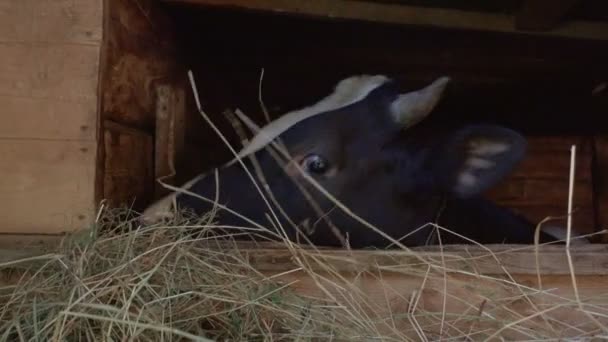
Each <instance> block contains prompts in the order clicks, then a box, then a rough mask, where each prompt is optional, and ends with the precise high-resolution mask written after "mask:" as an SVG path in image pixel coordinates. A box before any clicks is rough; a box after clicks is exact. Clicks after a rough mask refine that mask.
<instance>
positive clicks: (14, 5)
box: [0, 0, 103, 45]
mask: <svg viewBox="0 0 608 342" xmlns="http://www.w3.org/2000/svg"><path fill="white" fill-rule="evenodd" d="M102 7H103V1H78V2H74V1H72V0H19V1H3V2H2V3H0V42H5V43H6V42H44V43H62V44H63V43H68V44H87V45H99V44H100V42H101V38H102V30H103V26H102V24H101V23H102V16H103V13H102Z"/></svg>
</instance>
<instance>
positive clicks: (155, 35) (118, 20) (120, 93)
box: [101, 0, 179, 132]
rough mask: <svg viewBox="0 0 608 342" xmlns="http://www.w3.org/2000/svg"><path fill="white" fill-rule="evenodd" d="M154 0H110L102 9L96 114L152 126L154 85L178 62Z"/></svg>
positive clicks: (170, 75) (170, 74)
mask: <svg viewBox="0 0 608 342" xmlns="http://www.w3.org/2000/svg"><path fill="white" fill-rule="evenodd" d="M156 6H157V5H156V4H155V3H154V1H150V0H141V1H130V0H110V1H109V2H108V10H107V13H106V22H107V24H106V27H107V32H106V37H107V39H106V44H105V45H104V55H105V56H106V58H105V63H104V65H103V68H102V70H101V74H102V90H103V103H102V118H103V119H108V120H112V121H114V122H117V123H122V124H126V125H130V126H135V127H139V128H143V129H147V130H150V132H152V131H153V127H154V123H155V120H156V118H155V115H154V108H155V105H156V93H155V84H157V83H160V84H163V83H167V82H169V80H170V79H172V78H173V77H174V76H175V75H174V74H175V73H176V72H177V71H176V66H177V64H179V62H178V61H177V56H176V55H175V54H174V49H175V41H176V39H175V38H174V37H173V36H172V30H171V26H170V25H169V23H168V19H167V18H166V16H164V15H163V13H162V12H161V11H160V10H159V9H158V8H156Z"/></svg>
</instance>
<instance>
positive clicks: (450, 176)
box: [143, 75, 564, 248]
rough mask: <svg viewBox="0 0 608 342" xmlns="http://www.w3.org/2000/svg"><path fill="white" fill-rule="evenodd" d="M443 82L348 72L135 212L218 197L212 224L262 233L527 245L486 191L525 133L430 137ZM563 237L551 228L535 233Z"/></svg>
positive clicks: (149, 216)
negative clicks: (415, 82) (401, 82)
mask: <svg viewBox="0 0 608 342" xmlns="http://www.w3.org/2000/svg"><path fill="white" fill-rule="evenodd" d="M449 81H450V78H449V77H445V76H444V77H440V78H438V79H436V80H434V81H433V82H432V83H430V84H429V85H427V86H425V87H423V88H421V89H418V90H415V91H411V92H406V93H402V92H400V90H399V87H398V85H397V84H396V82H395V81H394V80H393V79H391V78H388V77H387V76H384V75H356V76H352V77H348V78H345V79H343V80H341V81H340V82H338V83H337V85H336V86H335V87H334V91H333V93H332V94H330V95H329V96H327V97H325V98H323V99H321V100H320V101H318V102H317V103H315V104H313V105H311V106H308V107H305V108H302V109H299V110H295V111H292V112H289V113H287V114H286V115H284V116H282V117H280V118H279V119H277V120H275V121H272V122H271V123H269V124H268V125H266V126H264V127H262V128H261V129H259V131H258V132H257V133H256V134H255V135H254V137H253V138H252V139H251V140H250V141H249V142H248V143H247V144H246V145H245V146H244V148H243V149H241V150H240V151H239V152H238V153H236V154H235V157H234V159H232V160H231V161H230V162H228V163H226V164H224V165H223V166H221V167H218V168H216V169H214V171H215V172H213V173H207V174H203V175H201V176H199V177H197V178H195V179H193V180H192V181H190V182H188V183H187V184H186V185H184V187H183V191H176V192H174V193H172V194H170V195H168V196H167V197H165V198H163V199H161V200H160V201H158V202H157V203H155V204H153V205H152V206H150V207H149V208H148V209H147V210H146V211H145V212H144V213H143V217H144V219H145V220H146V222H157V221H158V220H159V219H161V218H164V217H167V216H171V215H173V213H175V210H176V209H183V208H187V209H190V210H192V211H194V212H195V213H197V214H205V213H207V212H209V211H210V210H211V209H212V208H213V207H214V205H215V204H219V205H220V206H221V207H222V208H224V210H220V212H219V214H218V217H217V218H216V220H217V222H218V224H219V225H222V226H226V227H228V226H230V227H251V226H259V227H264V229H265V230H266V231H267V232H268V236H275V237H282V238H287V239H289V240H292V241H299V242H302V241H306V242H308V243H312V244H313V245H317V246H333V247H337V246H344V245H345V243H346V244H347V245H348V246H349V247H350V248H367V247H372V248H386V247H389V246H395V245H401V246H408V247H411V246H420V245H425V244H429V243H431V244H433V243H443V244H454V243H480V244H493V243H508V244H530V243H533V242H534V234H535V228H536V225H534V224H532V223H531V222H529V221H527V220H526V219H525V218H524V217H522V216H518V215H516V214H515V213H513V212H511V211H510V210H508V209H507V208H504V207H500V206H498V205H496V204H495V203H493V202H491V201H490V200H487V199H485V198H484V197H483V195H484V193H485V192H486V191H487V190H488V189H490V188H492V187H493V186H495V185H496V184H497V183H499V182H500V181H501V180H502V179H504V178H505V177H506V176H507V175H509V173H510V172H511V171H512V170H513V169H514V168H515V167H516V166H517V164H518V163H519V162H520V160H521V159H522V158H523V157H524V155H525V152H526V145H527V144H526V139H525V138H524V137H523V136H522V135H521V134H519V133H518V132H516V131H514V130H512V129H509V128H507V127H501V126H497V125H493V124H468V125H463V127H460V128H458V129H454V130H452V131H451V132H449V134H435V133H433V131H432V130H429V129H428V128H424V125H423V124H422V123H421V121H423V119H424V118H425V117H427V116H428V115H429V114H430V113H431V112H432V111H433V109H434V108H435V107H436V105H437V104H438V103H439V102H440V99H441V98H442V95H443V93H444V91H445V89H446V86H447V85H448V83H449ZM256 166H257V168H256ZM254 169H255V170H257V171H258V173H256V172H254ZM258 175H263V178H259V177H258ZM254 180H255V181H256V183H254ZM260 180H263V182H262V181H260ZM256 184H257V185H256ZM262 194H264V197H262ZM269 198H270V199H272V200H270V199H269ZM205 199H206V200H205ZM214 203H215V204H214ZM227 208H228V209H227ZM270 208H272V210H271V209H270ZM437 227H444V228H445V230H444V229H439V230H438V229H437ZM446 230H449V231H450V232H452V233H450V232H448V231H446ZM438 232H439V233H438ZM262 236H264V237H265V238H267V237H268V236H266V235H264V234H262ZM563 237H564V236H563V230H559V229H558V230H556V229H555V228H552V229H548V230H546V231H540V235H539V241H540V242H541V243H546V242H554V241H556V240H557V239H558V238H563Z"/></svg>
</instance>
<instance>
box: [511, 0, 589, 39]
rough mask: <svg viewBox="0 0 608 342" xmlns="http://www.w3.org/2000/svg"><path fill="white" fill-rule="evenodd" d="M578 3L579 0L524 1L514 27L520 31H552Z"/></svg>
mask: <svg viewBox="0 0 608 342" xmlns="http://www.w3.org/2000/svg"><path fill="white" fill-rule="evenodd" d="M580 2H581V0H525V1H524V3H523V5H522V7H521V10H520V11H519V13H518V14H517V16H516V17H515V27H516V28H517V29H520V30H539V31H545V30H550V29H553V28H554V27H555V26H557V25H558V24H560V22H561V21H562V19H563V18H564V17H565V16H566V14H568V12H569V11H570V10H571V9H572V8H574V7H575V5H576V4H578V3H580Z"/></svg>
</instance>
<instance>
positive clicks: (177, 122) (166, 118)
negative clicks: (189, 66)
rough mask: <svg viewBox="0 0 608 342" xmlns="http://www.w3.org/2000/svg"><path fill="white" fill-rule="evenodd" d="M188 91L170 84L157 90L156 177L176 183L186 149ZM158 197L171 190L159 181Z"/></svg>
mask: <svg viewBox="0 0 608 342" xmlns="http://www.w3.org/2000/svg"><path fill="white" fill-rule="evenodd" d="M185 106H186V98H185V90H184V89H183V88H177V87H174V86H171V85H159V86H158V87H157V102H156V134H155V141H154V156H155V158H154V168H155V172H154V178H155V179H156V180H158V179H159V178H161V179H162V181H163V182H165V183H167V184H174V181H175V175H176V167H177V166H178V165H179V164H180V162H181V154H182V153H183V152H184V148H185V144H184V142H185V114H186V107H185ZM155 184H156V188H155V194H154V196H155V197H156V198H158V197H161V196H163V195H164V194H166V193H167V192H169V190H168V189H166V188H164V187H163V186H162V185H161V184H160V183H158V182H156V183H155Z"/></svg>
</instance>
